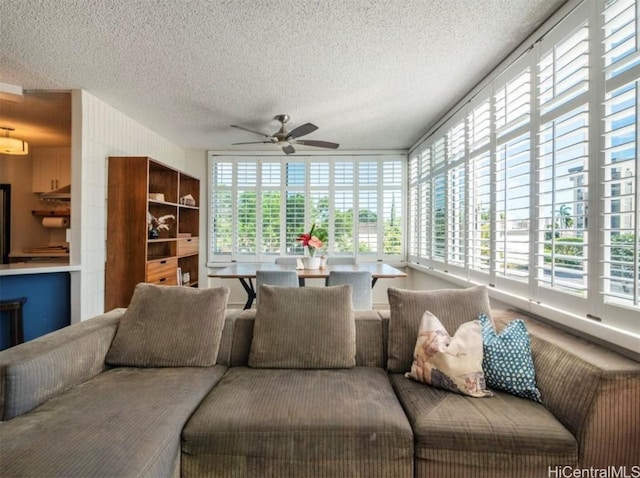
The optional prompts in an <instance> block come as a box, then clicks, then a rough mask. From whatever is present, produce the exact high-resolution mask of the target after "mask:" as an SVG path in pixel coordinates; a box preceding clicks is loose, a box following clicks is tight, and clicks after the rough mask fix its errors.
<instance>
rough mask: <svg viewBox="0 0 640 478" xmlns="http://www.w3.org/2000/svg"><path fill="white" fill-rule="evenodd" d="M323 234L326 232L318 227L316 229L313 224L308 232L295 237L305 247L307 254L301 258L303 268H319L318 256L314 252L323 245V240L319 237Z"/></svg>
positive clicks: (323, 235)
mask: <svg viewBox="0 0 640 478" xmlns="http://www.w3.org/2000/svg"><path fill="white" fill-rule="evenodd" d="M314 232H315V234H314ZM325 236H326V233H324V231H323V230H320V229H318V230H316V225H315V224H313V226H311V230H310V231H309V232H305V233H302V234H300V235H299V236H298V238H297V239H296V240H297V241H300V243H301V244H302V247H305V248H306V254H307V255H305V257H303V258H302V262H303V263H304V268H305V269H319V268H320V257H315V253H316V250H317V249H320V248H321V247H322V246H323V245H324V241H323V240H322V239H321V237H325Z"/></svg>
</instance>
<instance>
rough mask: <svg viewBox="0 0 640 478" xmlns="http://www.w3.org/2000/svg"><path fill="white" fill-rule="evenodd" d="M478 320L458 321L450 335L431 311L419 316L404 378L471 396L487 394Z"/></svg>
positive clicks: (484, 395)
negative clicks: (410, 357)
mask: <svg viewBox="0 0 640 478" xmlns="http://www.w3.org/2000/svg"><path fill="white" fill-rule="evenodd" d="M481 330H482V329H481V326H480V321H478V320H473V321H471V322H466V323H464V324H462V325H461V326H460V327H459V328H458V330H457V331H456V333H455V335H454V336H453V337H451V336H450V335H449V334H448V333H447V331H446V329H445V328H444V326H443V325H442V323H441V322H440V320H439V319H438V318H437V317H436V316H435V315H433V314H432V313H431V312H428V311H427V312H425V313H424V314H423V315H422V319H420V328H419V330H418V340H417V341H416V347H415V349H414V353H413V365H411V372H407V373H406V374H405V377H407V378H411V379H413V380H416V381H418V382H424V383H428V384H430V385H433V386H434V387H438V388H444V389H445V390H450V391H452V392H457V393H461V394H463V395H470V396H472V397H490V396H492V395H493V393H492V392H491V391H489V390H487V388H486V386H485V381H484V373H483V372H482V333H481Z"/></svg>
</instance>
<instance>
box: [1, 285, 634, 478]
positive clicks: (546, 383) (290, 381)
mask: <svg viewBox="0 0 640 478" xmlns="http://www.w3.org/2000/svg"><path fill="white" fill-rule="evenodd" d="M227 294H228V290H226V289H225V288H219V289H203V290H199V291H196V290H192V289H187V288H175V287H157V286H151V285H148V284H141V285H139V286H138V287H137V288H136V292H135V294H134V298H133V299H132V303H131V305H130V307H129V308H128V309H127V310H125V309H117V310H113V311H110V312H108V313H105V314H102V315H100V316H98V317H95V318H93V319H90V320H87V321H84V322H81V323H79V324H75V325H72V326H70V327H67V328H65V329H62V330H60V331H57V332H54V333H52V334H49V335H47V336H44V337H42V338H40V339H36V340H34V341H31V342H28V343H26V344H22V345H20V346H17V347H14V348H11V349H9V350H7V351H4V352H1V353H0V417H1V419H2V422H1V423H0V476H3V477H4V476H7V477H20V476H24V477H26V476H34V477H35V476H37V477H49V476H51V477H54V476H55V477H102V476H105V477H106V476H108V477H143V476H148V477H161V476H183V477H198V476H220V477H243V476H247V477H248V476H252V477H253V476H269V477H305V476H308V477H311V476H319V477H329V476H333V477H351V476H353V477H413V476H418V477H454V476H456V477H458V476H460V477H467V476H469V477H484V476H486V477H515V476H518V477H547V476H561V475H559V474H557V473H556V474H553V470H559V469H560V468H558V467H569V468H565V471H566V469H577V468H589V467H595V468H605V467H611V466H614V467H623V466H626V467H627V468H626V470H627V472H628V473H631V472H632V469H634V468H633V467H634V466H638V465H639V464H640V441H639V440H638V436H640V364H638V363H636V362H634V361H632V360H630V359H627V358H625V357H622V356H620V355H618V354H616V353H614V352H611V351H608V350H606V349H604V348H602V347H599V346H596V345H593V344H590V343H587V342H585V341H583V340H581V339H578V338H575V337H572V336H569V335H568V334H566V333H563V332H560V331H558V330H556V329H554V328H552V327H550V326H548V325H544V324H541V323H539V322H538V321H536V320H534V319H532V318H525V322H526V325H527V328H528V330H529V334H530V336H531V347H532V351H533V360H534V363H535V368H536V379H537V385H538V388H539V390H540V393H541V396H542V402H541V403H538V402H535V401H533V400H529V399H526V398H521V397H516V396H513V395H511V394H509V393H507V392H501V391H494V396H493V397H490V398H472V397H468V396H464V395H461V394H457V393H453V392H450V391H447V390H443V389H440V388H436V387H433V386H430V385H426V384H423V383H418V382H416V381H414V380H410V379H408V378H406V377H405V375H404V374H405V373H406V372H407V371H408V367H411V360H412V357H411V355H412V353H413V348H414V346H415V341H416V337H417V335H418V330H417V324H418V322H419V316H420V315H422V312H423V311H424V310H425V309H429V310H431V311H432V312H433V313H434V314H435V315H438V316H439V317H440V318H441V319H442V321H443V323H445V322H446V324H447V326H448V327H450V328H451V329H452V330H455V328H456V327H457V326H459V325H460V324H461V323H462V322H463V321H465V320H474V319H475V318H476V317H477V314H479V313H485V314H489V315H490V316H492V318H493V321H494V323H495V326H496V329H498V330H500V329H502V328H503V327H504V326H505V325H506V324H507V323H508V322H510V321H511V320H512V319H513V318H514V317H522V314H520V313H518V312H516V311H513V310H510V311H502V310H490V307H489V300H488V297H487V292H486V290H485V289H484V288H481V287H480V288H470V289H465V290H456V291H401V290H398V289H396V290H391V289H390V291H389V294H390V305H391V309H390V310H389V311H381V312H378V311H356V312H354V311H352V310H351V290H350V287H349V286H337V287H307V288H291V289H290V288H282V287H276V286H263V288H262V289H261V303H260V306H259V308H258V310H257V311H256V310H247V311H242V312H241V311H238V310H226V309H225V307H226V297H227ZM550 472H551V473H552V474H551V475H549V473H550Z"/></svg>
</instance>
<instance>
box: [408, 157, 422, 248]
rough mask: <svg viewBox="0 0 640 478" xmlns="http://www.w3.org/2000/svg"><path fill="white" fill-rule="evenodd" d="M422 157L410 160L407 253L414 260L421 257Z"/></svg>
mask: <svg viewBox="0 0 640 478" xmlns="http://www.w3.org/2000/svg"><path fill="white" fill-rule="evenodd" d="M419 168H420V157H419V156H418V155H417V154H414V155H412V156H411V158H410V159H409V201H408V208H409V211H410V212H411V214H409V216H408V217H407V219H408V221H409V224H408V227H407V230H408V231H409V234H407V240H408V244H407V253H408V255H409V257H410V258H411V259H412V260H417V258H418V257H419V241H420V230H421V227H420V223H419V221H420V210H419V207H420V199H419V198H420V189H419V180H420V176H419V171H420V169H419Z"/></svg>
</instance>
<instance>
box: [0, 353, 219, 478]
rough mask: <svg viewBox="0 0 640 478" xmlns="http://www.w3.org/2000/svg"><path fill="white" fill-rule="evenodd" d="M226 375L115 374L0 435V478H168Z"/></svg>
mask: <svg viewBox="0 0 640 478" xmlns="http://www.w3.org/2000/svg"><path fill="white" fill-rule="evenodd" d="M226 370H227V369H226V367H222V366H220V365H216V366H214V367H179V368H171V367H164V368H157V369H153V368H115V369H112V370H108V371H106V372H104V373H101V374H100V375H98V376H97V377H95V378H93V379H92V380H89V381H88V382H85V383H83V384H81V385H79V386H77V387H74V388H72V389H71V390H69V391H67V392H66V393H63V394H62V395H58V396H57V397H55V398H52V399H51V400H48V401H47V402H45V403H43V404H42V405H40V406H39V407H37V408H36V409H35V410H34V411H33V412H31V413H27V414H24V415H21V416H19V417H16V418H14V419H13V420H10V421H8V422H6V423H3V424H2V426H1V427H0V476H2V477H19V476H20V477H39V478H40V477H43V478H44V477H70V478H71V477H74V478H75V477H78V478H80V477H82V478H85V477H87V478H88V477H95V478H99V477H131V478H133V477H140V478H142V477H168V476H176V475H175V471H176V470H177V468H178V467H179V462H180V435H181V431H182V428H183V426H184V424H185V423H186V422H187V420H188V419H189V417H190V416H191V414H192V413H193V411H194V410H195V409H196V407H197V406H198V405H199V403H200V402H201V400H202V399H203V398H204V397H205V396H206V394H207V393H208V392H209V390H211V388H212V387H214V386H215V384H216V383H217V382H218V380H220V378H221V377H222V376H223V375H224V373H225V371H226Z"/></svg>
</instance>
